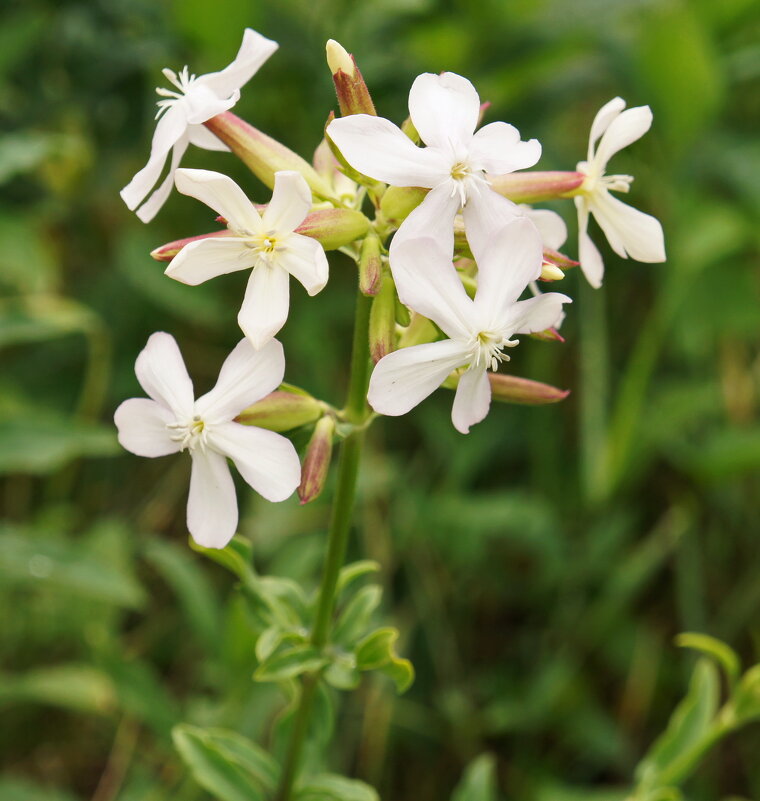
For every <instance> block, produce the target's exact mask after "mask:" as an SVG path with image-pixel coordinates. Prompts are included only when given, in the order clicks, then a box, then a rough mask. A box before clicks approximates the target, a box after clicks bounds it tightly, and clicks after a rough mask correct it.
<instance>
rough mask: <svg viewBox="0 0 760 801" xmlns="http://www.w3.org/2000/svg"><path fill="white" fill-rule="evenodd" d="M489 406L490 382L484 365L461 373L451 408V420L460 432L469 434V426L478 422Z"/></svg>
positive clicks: (486, 412) (483, 416)
mask: <svg viewBox="0 0 760 801" xmlns="http://www.w3.org/2000/svg"><path fill="white" fill-rule="evenodd" d="M490 406H491V384H490V383H489V381H488V374H487V373H486V369H485V367H475V368H471V369H470V370H467V371H466V372H464V373H462V375H461V376H460V378H459V384H458V385H457V392H456V395H455V396H454V405H453V406H452V408H451V422H452V423H453V424H454V428H456V430H457V431H459V432H460V433H461V434H469V432H470V426H473V425H475V423H479V422H480V421H481V420H483V419H484V418H485V416H486V415H487V414H488V409H489V408H490Z"/></svg>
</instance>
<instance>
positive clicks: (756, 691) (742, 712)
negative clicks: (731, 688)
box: [733, 665, 760, 723]
mask: <svg viewBox="0 0 760 801" xmlns="http://www.w3.org/2000/svg"><path fill="white" fill-rule="evenodd" d="M733 707H734V714H735V715H736V717H737V719H738V720H739V721H741V722H742V723H748V722H749V721H751V720H757V719H760V665H755V666H754V667H751V668H750V669H749V670H748V671H747V672H746V673H745V674H744V676H742V679H741V681H740V682H739V686H738V687H737V688H736V692H735V693H734V697H733Z"/></svg>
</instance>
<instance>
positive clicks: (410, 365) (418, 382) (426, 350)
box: [367, 339, 468, 417]
mask: <svg viewBox="0 0 760 801" xmlns="http://www.w3.org/2000/svg"><path fill="white" fill-rule="evenodd" d="M467 359H468V350H467V347H466V346H465V345H463V344H462V343H461V342H455V341H453V340H451V339H444V340H442V341H441V342H430V343H427V344H425V345H414V346H412V347H411V348H402V349H401V350H397V351H394V352H393V353H389V354H388V355H387V356H384V357H383V358H382V359H380V361H379V362H378V363H377V365H376V366H375V369H374V371H373V373H372V377H371V378H370V382H369V392H368V393H367V400H368V401H369V404H370V406H371V407H372V408H373V409H374V410H375V411H376V412H379V413H380V414H387V415H390V416H392V417H396V416H398V415H400V414H406V413H407V412H408V411H409V410H410V409H413V408H414V407H415V406H416V405H417V404H418V403H420V402H421V401H423V400H424V399H425V398H427V396H428V395H430V394H431V393H432V392H433V391H435V390H436V389H437V388H438V387H440V386H441V384H442V383H443V382H444V380H445V379H446V377H447V376H448V375H449V373H450V372H451V371H452V370H454V369H455V368H457V367H461V366H462V365H463V364H465V363H466V362H467Z"/></svg>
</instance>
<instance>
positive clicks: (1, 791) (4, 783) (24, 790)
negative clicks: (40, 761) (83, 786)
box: [0, 776, 79, 801]
mask: <svg viewBox="0 0 760 801" xmlns="http://www.w3.org/2000/svg"><path fill="white" fill-rule="evenodd" d="M0 801H79V798H78V797H77V796H74V795H71V794H70V793H68V792H66V791H65V790H58V789H56V788H55V787H43V786H42V785H40V784H34V783H33V782H30V781H28V780H26V779H22V778H20V777H19V778H18V779H14V778H11V777H10V776H9V777H8V778H0Z"/></svg>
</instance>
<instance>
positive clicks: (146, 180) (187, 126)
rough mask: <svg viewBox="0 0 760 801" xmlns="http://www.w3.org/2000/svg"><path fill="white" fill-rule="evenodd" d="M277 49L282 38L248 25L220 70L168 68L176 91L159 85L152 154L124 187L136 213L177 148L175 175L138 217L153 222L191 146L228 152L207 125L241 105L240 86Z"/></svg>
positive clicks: (166, 73)
mask: <svg viewBox="0 0 760 801" xmlns="http://www.w3.org/2000/svg"><path fill="white" fill-rule="evenodd" d="M277 47H278V44H277V42H273V41H272V40H271V39H267V38H266V37H264V36H262V35H261V34H260V33H257V32H256V31H254V30H251V28H246V30H245V33H244V34H243V43H242V44H241V45H240V50H238V54H237V56H235V60H234V61H233V62H232V63H231V64H230V65H229V66H227V67H225V68H224V69H223V70H221V71H220V72H210V73H208V74H207V75H199V76H197V77H196V76H195V75H191V74H190V73H189V71H188V68H187V67H184V68H183V69H182V70H181V71H180V72H179V74H177V73H175V72H174V71H173V70H170V69H165V70H163V73H164V76H165V77H166V78H167V79H168V81H169V82H170V83H171V84H172V85H173V86H174V89H163V88H160V87H159V88H157V89H156V92H157V93H158V94H159V95H160V96H161V97H162V98H163V100H159V101H158V113H157V114H156V119H157V120H158V123H157V125H156V130H155V132H154V134H153V141H152V143H151V148H150V158H149V159H148V163H147V164H146V165H145V166H144V167H143V168H142V169H141V170H140V171H139V172H138V173H137V174H136V175H135V177H134V178H133V179H132V180H131V181H130V182H129V183H128V184H127V186H125V187H124V189H122V190H121V197H122V199H123V200H124V202H125V203H126V204H127V206H128V207H129V209H130V210H132V211H134V210H135V209H136V208H137V206H139V205H140V204H141V203H142V202H143V200H144V198H145V196H146V195H147V194H148V192H150V190H151V189H152V188H153V187H154V186H155V185H156V183H157V182H158V179H159V178H160V177H161V173H162V172H163V169H164V164H165V163H166V159H167V157H168V156H169V153H170V152H171V164H170V166H169V174H168V175H167V176H166V177H165V178H164V180H163V181H162V182H161V185H160V186H159V187H158V189H156V191H155V192H154V193H153V194H152V195H151V196H150V197H149V198H148V200H147V201H145V203H143V205H142V206H140V208H139V209H138V210H137V216H138V217H139V218H140V219H141V220H142V221H143V222H149V221H150V220H152V219H153V217H155V215H156V213H157V212H158V210H159V209H160V208H161V206H163V205H164V202H165V201H166V198H167V197H169V193H170V192H171V188H172V185H173V183H174V171H175V170H176V169H177V167H178V166H179V162H180V160H181V158H182V156H183V155H184V153H185V150H187V146H188V145H189V144H193V145H196V146H197V147H202V148H204V149H206V150H228V148H227V146H226V145H225V144H223V143H222V142H221V141H220V140H219V139H217V138H216V136H214V135H213V134H212V133H211V132H210V131H209V130H207V129H206V128H205V127H204V126H203V123H204V122H205V121H206V120H210V119H211V118H212V117H215V116H216V115H217V114H221V113H222V112H223V111H227V110H228V109H230V108H232V107H233V106H234V105H235V103H237V101H238V100H239V99H240V87H241V86H243V85H244V84H246V83H247V82H248V81H249V80H250V79H251V78H252V77H253V75H254V74H255V73H256V72H257V71H258V69H259V67H261V65H262V64H263V63H264V62H265V61H266V60H267V59H268V58H269V56H271V55H272V53H274V51H275V50H276V49H277Z"/></svg>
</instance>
